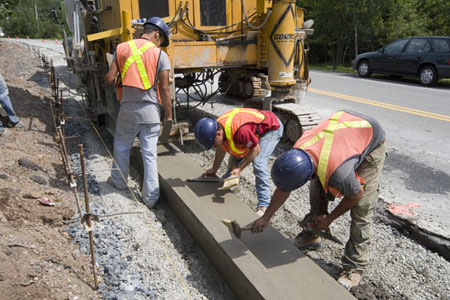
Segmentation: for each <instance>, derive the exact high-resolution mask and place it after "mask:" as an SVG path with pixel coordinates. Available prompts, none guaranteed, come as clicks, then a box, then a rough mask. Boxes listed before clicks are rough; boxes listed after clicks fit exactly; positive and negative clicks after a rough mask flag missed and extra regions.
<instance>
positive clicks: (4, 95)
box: [0, 74, 19, 128]
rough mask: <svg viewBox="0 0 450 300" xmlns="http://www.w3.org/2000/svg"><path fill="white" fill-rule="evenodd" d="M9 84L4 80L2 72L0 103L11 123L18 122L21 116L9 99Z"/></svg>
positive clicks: (1, 125)
mask: <svg viewBox="0 0 450 300" xmlns="http://www.w3.org/2000/svg"><path fill="white" fill-rule="evenodd" d="M8 95H9V92H8V86H7V85H6V82H5V80H3V77H2V74H0V104H1V105H2V107H3V109H4V110H5V112H6V114H7V115H8V119H9V121H10V122H11V123H18V122H19V118H18V117H17V116H16V113H15V112H14V109H13V107H12V104H11V100H10V99H9V96H8ZM0 128H3V124H2V121H0Z"/></svg>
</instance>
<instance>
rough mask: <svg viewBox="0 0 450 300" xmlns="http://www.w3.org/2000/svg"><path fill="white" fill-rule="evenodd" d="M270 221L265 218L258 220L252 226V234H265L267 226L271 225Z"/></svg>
mask: <svg viewBox="0 0 450 300" xmlns="http://www.w3.org/2000/svg"><path fill="white" fill-rule="evenodd" d="M269 221H270V219H269V220H267V219H266V218H264V216H262V217H261V218H259V219H256V221H255V222H253V224H252V232H253V233H257V232H263V231H264V229H266V227H267V225H269Z"/></svg>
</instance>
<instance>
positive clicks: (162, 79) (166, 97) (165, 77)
mask: <svg viewBox="0 0 450 300" xmlns="http://www.w3.org/2000/svg"><path fill="white" fill-rule="evenodd" d="M158 81H159V95H160V97H161V101H162V104H163V106H164V120H172V99H171V98H170V87H169V70H166V71H160V72H159V75H158Z"/></svg>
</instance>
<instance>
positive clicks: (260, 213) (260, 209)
mask: <svg viewBox="0 0 450 300" xmlns="http://www.w3.org/2000/svg"><path fill="white" fill-rule="evenodd" d="M266 210H267V206H258V208H257V209H256V214H257V215H258V217H262V216H264V213H265V212H266Z"/></svg>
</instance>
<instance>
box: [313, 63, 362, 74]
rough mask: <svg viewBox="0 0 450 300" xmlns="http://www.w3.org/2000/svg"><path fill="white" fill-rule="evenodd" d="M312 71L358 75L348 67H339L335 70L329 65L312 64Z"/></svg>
mask: <svg viewBox="0 0 450 300" xmlns="http://www.w3.org/2000/svg"><path fill="white" fill-rule="evenodd" d="M309 68H310V69H311V70H320V71H329V72H337V73H348V74H356V71H355V70H353V69H352V67H350V66H348V67H346V66H337V67H336V69H333V65H328V64H312V65H309Z"/></svg>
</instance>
